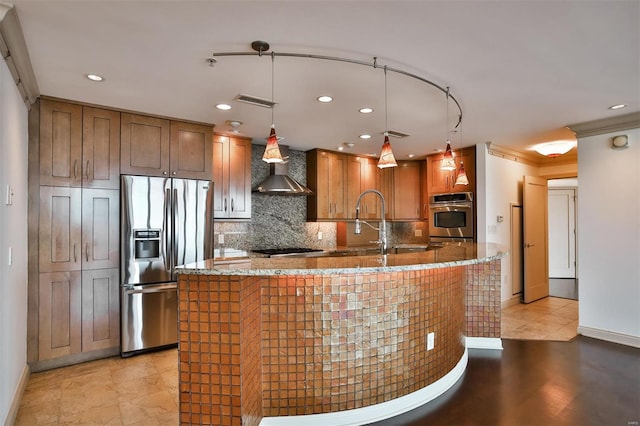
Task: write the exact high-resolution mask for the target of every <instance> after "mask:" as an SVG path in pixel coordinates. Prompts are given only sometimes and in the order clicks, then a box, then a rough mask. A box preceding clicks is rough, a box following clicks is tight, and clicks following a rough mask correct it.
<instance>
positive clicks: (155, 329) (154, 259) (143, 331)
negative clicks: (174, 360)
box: [120, 176, 213, 356]
mask: <svg viewBox="0 0 640 426" xmlns="http://www.w3.org/2000/svg"><path fill="white" fill-rule="evenodd" d="M121 197H122V202H121V222H120V226H121V240H120V243H121V251H120V253H121V264H120V276H121V283H122V286H121V306H120V307H121V334H120V335H121V353H122V356H129V355H134V354H136V353H138V352H143V351H147V350H149V349H152V348H159V347H164V346H168V345H175V344H176V343H177V341H178V301H177V283H176V280H177V276H176V273H175V268H176V266H178V265H183V264H186V263H191V262H195V261H198V260H202V259H206V258H209V257H211V255H212V253H213V182H211V181H204V180H192V179H175V178H162V177H147V176H122V178H121Z"/></svg>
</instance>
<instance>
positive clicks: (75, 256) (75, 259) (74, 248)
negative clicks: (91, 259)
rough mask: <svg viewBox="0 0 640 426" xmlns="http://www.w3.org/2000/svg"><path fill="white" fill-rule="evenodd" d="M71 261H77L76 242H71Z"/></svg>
mask: <svg viewBox="0 0 640 426" xmlns="http://www.w3.org/2000/svg"><path fill="white" fill-rule="evenodd" d="M73 261H74V262H77V261H78V254H77V253H76V243H73Z"/></svg>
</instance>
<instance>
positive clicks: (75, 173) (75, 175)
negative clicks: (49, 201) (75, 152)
mask: <svg viewBox="0 0 640 426" xmlns="http://www.w3.org/2000/svg"><path fill="white" fill-rule="evenodd" d="M73 177H74V178H77V177H78V160H73Z"/></svg>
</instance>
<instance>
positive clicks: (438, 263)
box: [177, 243, 507, 276]
mask: <svg viewBox="0 0 640 426" xmlns="http://www.w3.org/2000/svg"><path fill="white" fill-rule="evenodd" d="M506 254H507V252H506V251H505V250H504V249H503V247H501V246H500V245H498V244H494V243H456V244H446V245H444V246H443V247H440V248H436V249H433V250H425V251H419V252H409V253H401V254H387V255H386V256H382V255H379V254H377V255H357V256H345V255H339V256H319V257H295V256H285V257H271V258H263V257H257V258H245V259H238V260H229V259H227V260H225V261H223V262H217V261H216V260H215V259H207V260H204V261H200V262H194V263H190V264H187V265H184V266H179V267H178V268H177V272H178V274H194V275H230V276H238V275H242V276H269V275H322V274H332V273H364V272H397V271H411V270H421V269H434V268H442V267H451V266H464V265H473V264H478V263H486V262H490V261H492V260H496V259H501V258H502V257H504V256H506Z"/></svg>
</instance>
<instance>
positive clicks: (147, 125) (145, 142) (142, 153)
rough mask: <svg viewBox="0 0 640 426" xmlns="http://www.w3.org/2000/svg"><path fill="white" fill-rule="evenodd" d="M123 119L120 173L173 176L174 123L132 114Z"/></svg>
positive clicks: (123, 115) (123, 116)
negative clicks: (171, 140)
mask: <svg viewBox="0 0 640 426" xmlns="http://www.w3.org/2000/svg"><path fill="white" fill-rule="evenodd" d="M120 120H121V132H120V137H121V141H120V173H122V174H124V175H128V174H138V175H143V176H169V155H170V151H169V140H170V138H171V132H170V127H171V122H170V121H169V120H166V119H162V118H157V117H148V116H146V115H137V114H130V113H122V115H121V119H120Z"/></svg>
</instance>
